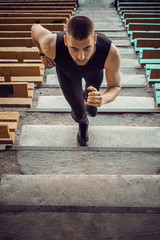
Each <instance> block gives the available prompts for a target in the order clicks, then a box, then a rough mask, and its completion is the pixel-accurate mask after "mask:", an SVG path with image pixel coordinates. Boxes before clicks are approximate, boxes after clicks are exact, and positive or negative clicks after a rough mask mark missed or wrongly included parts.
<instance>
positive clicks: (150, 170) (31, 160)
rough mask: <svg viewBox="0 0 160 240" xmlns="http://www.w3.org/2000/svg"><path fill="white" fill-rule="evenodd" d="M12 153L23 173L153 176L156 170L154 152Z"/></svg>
mask: <svg viewBox="0 0 160 240" xmlns="http://www.w3.org/2000/svg"><path fill="white" fill-rule="evenodd" d="M39 150H40V149H39ZM16 156H17V161H18V164H19V165H20V166H21V172H22V173H23V174H107V175H117V174H121V175H157V174H158V173H159V172H160V155H159V153H158V152H157V153H153V152H146V153H144V152H107V153H106V152H105V151H87V150H86V151H78V149H77V150H74V151H69V150H68V151H67V150H65V152H64V151H60V150H59V151H51V149H50V150H49V149H48V151H47V150H45V151H44V150H43V151H38V150H35V149H34V150H33V149H32V150H24V151H22V150H21V151H17V153H16Z"/></svg>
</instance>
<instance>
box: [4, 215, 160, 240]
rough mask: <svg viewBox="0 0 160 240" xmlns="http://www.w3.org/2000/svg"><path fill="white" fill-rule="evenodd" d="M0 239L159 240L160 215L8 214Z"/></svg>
mask: <svg viewBox="0 0 160 240" xmlns="http://www.w3.org/2000/svg"><path fill="white" fill-rule="evenodd" d="M0 217H1V230H0V239H1V240H4V239H8V240H9V239H14V240H31V239H33V240H42V239H43V240H51V239H54V240H62V239H65V240H82V239H83V240H159V236H160V228H159V226H160V216H159V215H157V214H140V213H139V214H133V213H132V214H128V213H126V214H120V213H119V214H113V213H55V212H39V213H35V212H27V213H16V214H15V213H5V214H2V215H1V216H0Z"/></svg>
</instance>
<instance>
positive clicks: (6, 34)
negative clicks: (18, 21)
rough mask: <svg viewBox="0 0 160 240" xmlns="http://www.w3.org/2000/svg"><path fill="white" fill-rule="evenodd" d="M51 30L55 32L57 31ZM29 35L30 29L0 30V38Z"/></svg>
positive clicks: (25, 36)
mask: <svg viewBox="0 0 160 240" xmlns="http://www.w3.org/2000/svg"><path fill="white" fill-rule="evenodd" d="M51 32H52V33H57V32H59V31H51ZM30 37H31V31H0V38H30ZM0 48H1V47H0Z"/></svg>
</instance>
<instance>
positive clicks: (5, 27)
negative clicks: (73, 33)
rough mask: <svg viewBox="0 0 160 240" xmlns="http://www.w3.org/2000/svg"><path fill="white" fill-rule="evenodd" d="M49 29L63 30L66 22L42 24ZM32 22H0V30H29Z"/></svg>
mask: <svg viewBox="0 0 160 240" xmlns="http://www.w3.org/2000/svg"><path fill="white" fill-rule="evenodd" d="M42 26H43V27H44V28H47V29H48V30H50V31H64V30H65V26H66V24H64V23H57V24H53V23H52V24H51V23H50V24H42ZM31 27H32V24H0V31H31Z"/></svg>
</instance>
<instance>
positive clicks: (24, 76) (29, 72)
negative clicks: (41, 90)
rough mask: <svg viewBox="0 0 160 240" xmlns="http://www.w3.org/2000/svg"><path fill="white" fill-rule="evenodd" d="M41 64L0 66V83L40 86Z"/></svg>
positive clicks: (42, 71) (42, 66)
mask: <svg viewBox="0 0 160 240" xmlns="http://www.w3.org/2000/svg"><path fill="white" fill-rule="evenodd" d="M44 68H45V67H44V65H43V64H35V63H34V64H33V63H32V64H27V63H25V64H23V63H12V64H2V63H1V64H0V82H30V83H35V84H41V83H42V81H43V76H44Z"/></svg>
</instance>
